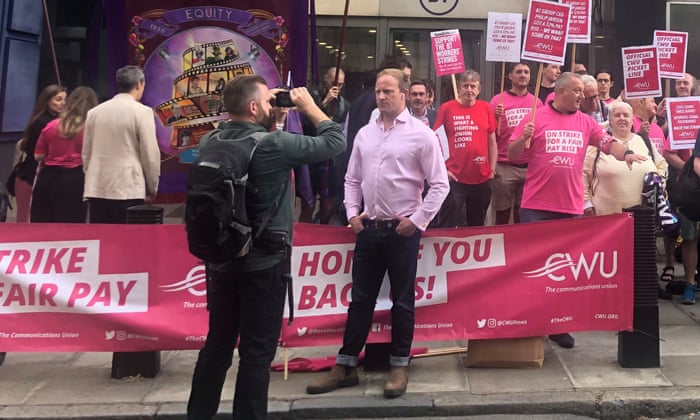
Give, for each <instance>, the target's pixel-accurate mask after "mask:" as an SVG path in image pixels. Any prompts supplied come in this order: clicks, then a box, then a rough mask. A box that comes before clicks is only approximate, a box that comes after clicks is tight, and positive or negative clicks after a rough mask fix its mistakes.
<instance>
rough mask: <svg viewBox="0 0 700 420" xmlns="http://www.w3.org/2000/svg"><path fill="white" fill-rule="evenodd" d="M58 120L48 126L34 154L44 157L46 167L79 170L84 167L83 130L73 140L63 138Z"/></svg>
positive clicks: (40, 137)
mask: <svg viewBox="0 0 700 420" xmlns="http://www.w3.org/2000/svg"><path fill="white" fill-rule="evenodd" d="M59 121H60V120H59V119H58V118H56V119H55V120H53V121H51V122H50V123H48V124H46V127H44V129H43V130H41V135H39V140H38V141H37V142H36V148H35V149H34V152H35V153H37V154H40V155H45V156H44V165H46V166H60V167H63V168H77V167H79V166H83V158H82V156H81V151H82V149H83V130H80V132H79V133H78V134H76V135H75V136H73V137H71V138H65V137H62V136H61V134H60V133H59V129H58V122H59Z"/></svg>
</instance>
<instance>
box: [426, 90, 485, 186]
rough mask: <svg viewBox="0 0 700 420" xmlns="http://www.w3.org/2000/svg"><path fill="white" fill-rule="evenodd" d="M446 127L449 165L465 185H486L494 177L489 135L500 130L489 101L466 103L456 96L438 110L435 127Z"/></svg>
mask: <svg viewBox="0 0 700 420" xmlns="http://www.w3.org/2000/svg"><path fill="white" fill-rule="evenodd" d="M440 126H444V127H445V134H446V135H447V143H448V147H449V149H450V157H449V158H447V160H446V161H445V164H446V165H447V170H448V171H450V172H452V173H453V174H454V176H455V177H456V178H457V181H458V182H460V183H462V184H471V185H474V184H482V183H484V182H486V181H488V180H489V179H490V178H491V165H489V134H491V133H493V132H495V131H496V115H495V114H494V112H493V109H492V108H491V106H490V105H489V104H488V102H486V101H482V100H478V99H477V101H476V102H475V103H474V105H472V106H464V105H462V104H460V103H459V102H457V100H455V99H453V100H451V101H448V102H445V103H444V104H442V106H440V109H439V110H438V114H437V118H436V119H435V124H434V127H433V129H435V130H436V129H438V128H439V127H440Z"/></svg>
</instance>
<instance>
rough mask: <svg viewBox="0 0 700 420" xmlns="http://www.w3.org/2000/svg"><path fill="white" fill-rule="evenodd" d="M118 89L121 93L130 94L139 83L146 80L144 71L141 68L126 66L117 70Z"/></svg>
mask: <svg viewBox="0 0 700 420" xmlns="http://www.w3.org/2000/svg"><path fill="white" fill-rule="evenodd" d="M116 79H117V89H118V90H119V93H129V92H131V91H132V89H134V88H135V87H136V86H137V85H138V84H139V83H141V82H144V81H145V80H146V76H145V75H144V74H143V69H142V68H141V67H139V66H124V67H122V68H120V69H119V70H117V75H116Z"/></svg>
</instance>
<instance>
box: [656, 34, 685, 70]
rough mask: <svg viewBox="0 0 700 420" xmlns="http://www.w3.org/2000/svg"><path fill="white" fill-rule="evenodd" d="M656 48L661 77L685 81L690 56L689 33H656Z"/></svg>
mask: <svg viewBox="0 0 700 420" xmlns="http://www.w3.org/2000/svg"><path fill="white" fill-rule="evenodd" d="M654 46H655V47H656V49H657V52H658V54H659V74H660V76H661V77H666V78H669V79H683V78H684V77H685V63H686V56H687V54H688V32H675V31H654Z"/></svg>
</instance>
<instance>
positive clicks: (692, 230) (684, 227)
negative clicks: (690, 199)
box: [676, 209, 700, 241]
mask: <svg viewBox="0 0 700 420" xmlns="http://www.w3.org/2000/svg"><path fill="white" fill-rule="evenodd" d="M676 216H678V223H679V224H680V226H681V237H682V238H683V239H687V240H689V241H693V240H695V239H697V238H698V224H699V223H700V222H693V221H692V220H690V219H688V218H687V217H685V215H684V214H683V213H681V212H680V211H679V210H678V209H676Z"/></svg>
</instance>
